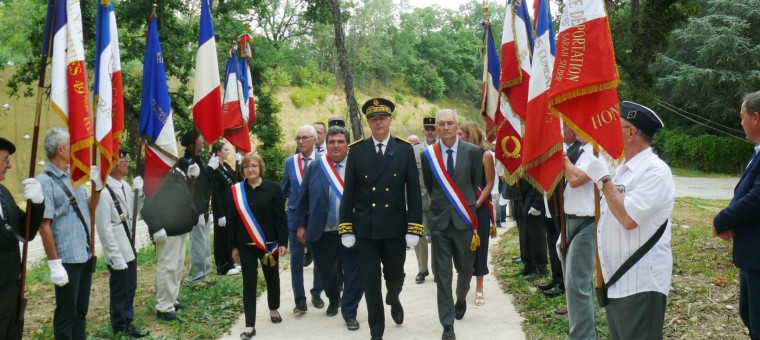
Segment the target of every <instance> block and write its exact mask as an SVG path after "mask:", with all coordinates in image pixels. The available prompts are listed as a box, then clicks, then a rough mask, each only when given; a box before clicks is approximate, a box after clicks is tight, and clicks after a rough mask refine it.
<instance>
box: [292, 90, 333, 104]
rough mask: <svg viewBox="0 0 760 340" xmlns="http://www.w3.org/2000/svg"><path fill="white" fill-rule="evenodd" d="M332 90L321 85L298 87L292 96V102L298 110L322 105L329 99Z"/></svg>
mask: <svg viewBox="0 0 760 340" xmlns="http://www.w3.org/2000/svg"><path fill="white" fill-rule="evenodd" d="M329 92H330V88H328V87H324V86H319V85H313V84H312V85H307V86H304V87H296V88H294V89H293V93H291V94H290V100H291V101H292V102H293V104H294V105H295V106H296V107H297V108H301V107H305V106H311V105H314V104H316V103H321V102H323V101H324V100H325V98H327V94H328V93H329Z"/></svg>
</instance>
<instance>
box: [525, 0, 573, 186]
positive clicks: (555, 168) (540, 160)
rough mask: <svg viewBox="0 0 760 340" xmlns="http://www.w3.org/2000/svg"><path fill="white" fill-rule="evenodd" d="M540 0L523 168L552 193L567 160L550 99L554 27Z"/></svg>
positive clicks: (536, 183) (546, 6)
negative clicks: (551, 109)
mask: <svg viewBox="0 0 760 340" xmlns="http://www.w3.org/2000/svg"><path fill="white" fill-rule="evenodd" d="M539 1H540V3H539V9H538V18H537V19H536V40H535V42H534V46H533V63H532V70H531V73H530V75H531V78H530V88H529V90H528V115H527V117H526V119H525V136H524V147H523V168H524V170H525V174H526V179H527V180H528V181H529V182H531V184H533V185H534V186H535V187H536V188H537V189H539V191H542V192H544V193H550V192H552V191H553V190H554V187H556V185H557V183H559V179H560V175H561V172H562V168H563V166H564V163H563V153H562V134H561V124H560V118H559V116H555V115H553V114H551V112H550V111H549V101H548V100H549V96H548V95H549V86H550V84H551V82H552V67H553V65H554V53H555V52H554V51H555V43H554V29H553V28H552V18H551V13H550V12H549V3H548V0H539Z"/></svg>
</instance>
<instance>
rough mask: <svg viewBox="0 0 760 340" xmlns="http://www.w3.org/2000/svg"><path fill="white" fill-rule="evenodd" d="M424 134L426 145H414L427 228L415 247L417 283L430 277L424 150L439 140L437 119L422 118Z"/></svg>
mask: <svg viewBox="0 0 760 340" xmlns="http://www.w3.org/2000/svg"><path fill="white" fill-rule="evenodd" d="M422 133H423V136H424V137H425V143H419V144H416V145H414V147H413V148H414V158H415V160H416V161H417V173H418V174H419V180H420V195H421V196H422V225H423V226H424V228H425V233H424V235H425V237H421V238H420V241H419V242H418V243H417V245H416V246H415V247H414V253H415V255H417V268H418V269H419V270H418V271H417V276H415V277H414V282H415V283H418V284H419V283H423V282H425V277H427V276H428V275H430V271H429V270H428V254H429V251H428V243H429V240H428V238H430V222H429V221H428V208H430V197H429V196H428V190H427V188H425V181H424V180H423V179H422V161H423V159H422V158H421V157H422V150H423V149H425V147H426V146H428V145H432V144H433V143H435V141H436V140H438V132H436V130H435V117H423V118H422Z"/></svg>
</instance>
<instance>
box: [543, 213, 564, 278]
mask: <svg viewBox="0 0 760 340" xmlns="http://www.w3.org/2000/svg"><path fill="white" fill-rule="evenodd" d="M552 217H553V218H544V226H545V227H546V247H547V248H549V264H551V267H552V282H554V283H555V284H558V285H560V286H562V287H564V286H565V280H564V279H563V277H562V262H560V261H559V255H558V254H557V240H559V234H560V230H557V225H556V224H555V223H554V219H555V218H559V216H552Z"/></svg>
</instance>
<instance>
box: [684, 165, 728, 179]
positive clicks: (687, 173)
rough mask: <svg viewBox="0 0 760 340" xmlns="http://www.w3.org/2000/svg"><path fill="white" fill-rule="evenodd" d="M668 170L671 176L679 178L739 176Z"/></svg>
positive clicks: (689, 170)
mask: <svg viewBox="0 0 760 340" xmlns="http://www.w3.org/2000/svg"><path fill="white" fill-rule="evenodd" d="M670 170H671V172H673V175H675V176H680V177H707V178H736V177H739V176H741V174H740V173H736V174H720V173H711V172H703V171H699V170H693V169H686V168H675V167H671V168H670Z"/></svg>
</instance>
